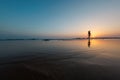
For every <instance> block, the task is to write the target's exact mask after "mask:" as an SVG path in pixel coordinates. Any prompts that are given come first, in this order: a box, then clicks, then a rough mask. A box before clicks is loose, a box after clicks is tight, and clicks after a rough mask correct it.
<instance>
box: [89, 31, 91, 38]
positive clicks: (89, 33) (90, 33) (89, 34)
mask: <svg viewBox="0 0 120 80" xmlns="http://www.w3.org/2000/svg"><path fill="white" fill-rule="evenodd" d="M90 36H91V32H90V30H89V31H88V39H90Z"/></svg>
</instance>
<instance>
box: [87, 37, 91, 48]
mask: <svg viewBox="0 0 120 80" xmlns="http://www.w3.org/2000/svg"><path fill="white" fill-rule="evenodd" d="M90 45H91V41H90V39H88V47H89V48H90Z"/></svg>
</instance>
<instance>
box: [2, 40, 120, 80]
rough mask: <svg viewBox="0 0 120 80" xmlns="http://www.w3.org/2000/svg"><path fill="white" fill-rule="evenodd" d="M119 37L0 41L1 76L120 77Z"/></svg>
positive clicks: (55, 79) (32, 79) (50, 79)
mask: <svg viewBox="0 0 120 80" xmlns="http://www.w3.org/2000/svg"><path fill="white" fill-rule="evenodd" d="M119 68H120V40H119V39H92V40H90V41H89V40H51V41H41V40H18V41H0V79H1V80H11V79H12V80H120V69H119Z"/></svg>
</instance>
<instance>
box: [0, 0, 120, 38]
mask: <svg viewBox="0 0 120 80" xmlns="http://www.w3.org/2000/svg"><path fill="white" fill-rule="evenodd" d="M119 20H120V1H119V0H0V38H29V37H38V38H72V37H86V35H87V31H88V30H91V31H92V32H93V36H120V31H119V30H120V23H119Z"/></svg>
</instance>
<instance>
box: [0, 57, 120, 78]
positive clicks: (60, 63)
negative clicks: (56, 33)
mask: <svg viewBox="0 0 120 80" xmlns="http://www.w3.org/2000/svg"><path fill="white" fill-rule="evenodd" d="M0 80H120V69H119V66H104V65H98V64H89V63H85V62H84V61H82V60H81V61H79V62H74V60H72V59H69V58H68V59H67V58H64V59H62V58H61V59H60V58H47V57H42V58H40V57H36V58H35V57H34V58H30V59H26V60H21V61H19V60H14V61H11V62H10V61H9V62H3V63H1V64H0Z"/></svg>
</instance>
